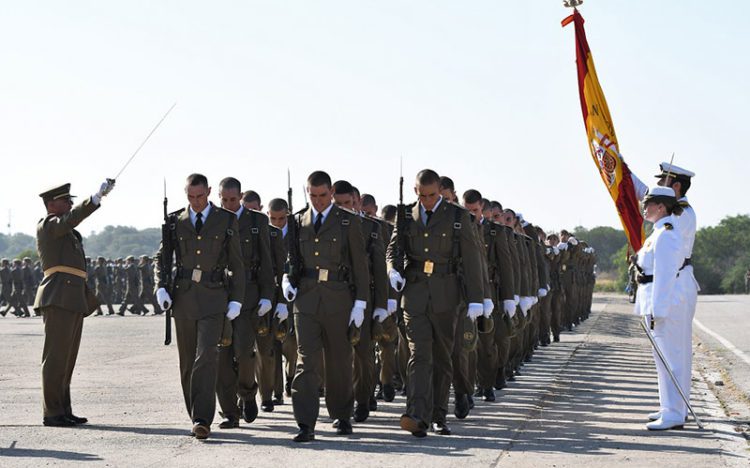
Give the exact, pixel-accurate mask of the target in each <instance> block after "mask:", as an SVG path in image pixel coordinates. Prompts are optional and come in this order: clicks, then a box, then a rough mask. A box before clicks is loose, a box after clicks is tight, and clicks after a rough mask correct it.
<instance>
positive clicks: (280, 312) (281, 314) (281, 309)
mask: <svg viewBox="0 0 750 468" xmlns="http://www.w3.org/2000/svg"><path fill="white" fill-rule="evenodd" d="M276 316H277V317H278V318H279V322H283V321H284V320H286V319H287V317H289V309H287V307H286V304H276Z"/></svg>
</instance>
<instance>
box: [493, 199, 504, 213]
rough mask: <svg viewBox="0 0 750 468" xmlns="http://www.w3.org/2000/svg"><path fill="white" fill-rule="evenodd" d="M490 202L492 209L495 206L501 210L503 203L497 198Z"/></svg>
mask: <svg viewBox="0 0 750 468" xmlns="http://www.w3.org/2000/svg"><path fill="white" fill-rule="evenodd" d="M490 203H491V204H492V209H493V210H494V209H495V208H497V209H498V210H500V211H503V205H502V204H501V203H500V202H499V201H497V200H492V201H491V202H490Z"/></svg>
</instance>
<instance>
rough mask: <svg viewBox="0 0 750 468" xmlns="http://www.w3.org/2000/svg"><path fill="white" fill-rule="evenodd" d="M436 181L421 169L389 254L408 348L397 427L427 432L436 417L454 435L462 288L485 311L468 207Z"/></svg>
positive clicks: (474, 309) (475, 312)
mask: <svg viewBox="0 0 750 468" xmlns="http://www.w3.org/2000/svg"><path fill="white" fill-rule="evenodd" d="M439 185H440V177H439V176H438V175H437V173H435V172H434V171H432V170H429V169H425V170H423V171H421V172H420V173H419V174H417V178H416V184H415V187H414V191H415V193H416V194H417V196H418V198H419V202H418V203H416V204H414V205H412V206H410V207H409V209H408V211H407V215H408V216H407V227H406V229H405V230H406V232H402V233H399V231H398V227H397V228H396V230H395V231H394V233H393V238H392V239H391V242H390V244H389V245H388V253H387V259H388V263H389V265H388V266H389V277H390V281H391V285H392V286H393V287H394V289H397V290H399V291H401V290H403V297H402V300H401V301H402V302H401V304H402V307H403V309H404V320H405V322H406V333H407V338H408V340H409V348H410V349H411V357H410V358H409V364H408V374H409V378H408V380H409V383H408V398H407V405H406V413H405V414H404V415H403V416H402V417H401V421H400V425H401V428H402V429H403V430H405V431H408V432H410V433H412V434H413V435H414V436H416V437H425V436H426V435H427V429H428V428H430V424H431V423H432V429H433V430H434V431H435V432H437V433H439V434H446V435H447V434H450V429H449V428H448V425H447V423H446V414H447V411H448V396H449V391H450V384H451V380H452V377H453V367H452V361H451V351H452V350H453V341H454V335H455V330H456V323H457V322H458V319H459V317H458V306H459V304H460V302H461V300H462V295H463V293H462V289H463V288H465V291H466V302H467V303H468V308H467V309H468V310H467V315H468V316H470V317H472V318H477V317H479V316H480V315H482V314H483V313H484V308H483V295H484V288H483V284H482V271H481V262H480V257H479V252H478V251H477V249H476V248H475V245H476V244H475V242H476V241H475V235H474V233H473V231H472V229H473V227H472V225H471V219H470V217H469V213H468V212H467V211H466V210H464V209H463V208H461V207H459V206H457V205H455V204H451V203H448V202H447V201H445V200H443V199H442V197H441V196H440V192H439V188H440V187H439ZM400 235H403V236H405V252H404V253H405V263H406V268H405V271H404V272H403V275H402V273H401V272H399V271H397V269H396V268H397V267H398V266H397V265H396V264H395V262H396V260H397V256H398V252H399V249H400V245H399V239H400V238H399V236H400ZM457 249H458V250H460V256H457V255H456V254H457V252H456V250H457ZM461 277H463V280H462V278H461Z"/></svg>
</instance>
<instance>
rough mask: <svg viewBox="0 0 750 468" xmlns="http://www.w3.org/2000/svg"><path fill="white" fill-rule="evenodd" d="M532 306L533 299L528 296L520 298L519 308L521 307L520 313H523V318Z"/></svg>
mask: <svg viewBox="0 0 750 468" xmlns="http://www.w3.org/2000/svg"><path fill="white" fill-rule="evenodd" d="M533 305H534V299H533V298H532V297H530V296H523V297H522V298H521V303H520V304H519V306H520V307H521V312H523V316H524V317H526V315H527V314H528V313H529V309H531V306H533Z"/></svg>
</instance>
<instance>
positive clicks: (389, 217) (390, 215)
mask: <svg viewBox="0 0 750 468" xmlns="http://www.w3.org/2000/svg"><path fill="white" fill-rule="evenodd" d="M380 216H382V217H383V219H385V220H386V221H393V220H395V219H396V207H395V206H393V205H385V206H384V207H383V208H382V209H381V210H380Z"/></svg>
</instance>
